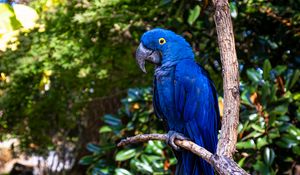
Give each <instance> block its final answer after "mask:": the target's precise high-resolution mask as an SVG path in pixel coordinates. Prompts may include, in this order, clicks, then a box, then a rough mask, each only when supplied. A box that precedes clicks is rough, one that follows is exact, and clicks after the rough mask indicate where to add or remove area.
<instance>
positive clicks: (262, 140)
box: [257, 136, 268, 149]
mask: <svg viewBox="0 0 300 175" xmlns="http://www.w3.org/2000/svg"><path fill="white" fill-rule="evenodd" d="M265 145H268V142H267V137H266V136H264V137H260V138H258V139H257V149H260V148H262V147H263V146H265Z"/></svg>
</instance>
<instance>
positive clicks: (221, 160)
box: [118, 134, 248, 175]
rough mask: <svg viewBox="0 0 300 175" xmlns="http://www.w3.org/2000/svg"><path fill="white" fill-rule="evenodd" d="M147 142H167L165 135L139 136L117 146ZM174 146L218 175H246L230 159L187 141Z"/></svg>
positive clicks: (127, 139)
mask: <svg viewBox="0 0 300 175" xmlns="http://www.w3.org/2000/svg"><path fill="white" fill-rule="evenodd" d="M149 140H162V141H165V142H166V141H167V134H140V135H136V136H133V137H128V138H126V139H123V140H121V141H120V143H118V146H126V145H128V144H132V143H139V142H147V141H149ZM175 143H176V145H178V146H180V147H181V148H184V149H186V150H188V151H191V152H193V153H194V154H196V155H197V156H199V157H201V158H202V159H204V160H205V161H207V162H208V163H210V164H211V165H212V166H213V167H214V168H215V170H217V171H218V172H219V174H224V175H228V174H237V175H247V174H248V173H247V172H246V171H245V170H243V169H241V168H240V167H239V166H238V164H237V163H235V162H234V161H233V160H232V159H230V158H227V157H224V156H218V155H213V154H212V153H211V152H209V151H207V150H206V149H205V148H203V147H201V146H199V145H197V144H196V143H194V142H192V141H189V140H175Z"/></svg>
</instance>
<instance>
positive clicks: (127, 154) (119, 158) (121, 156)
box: [115, 149, 136, 161]
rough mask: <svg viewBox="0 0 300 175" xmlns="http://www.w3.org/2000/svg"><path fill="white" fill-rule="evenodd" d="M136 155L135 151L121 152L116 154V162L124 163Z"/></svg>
mask: <svg viewBox="0 0 300 175" xmlns="http://www.w3.org/2000/svg"><path fill="white" fill-rule="evenodd" d="M135 154H136V150H135V149H128V150H121V151H119V152H118V153H117V154H116V158H115V159H116V161H124V160H128V159H130V158H132V157H134V156H135Z"/></svg>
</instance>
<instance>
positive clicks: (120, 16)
mask: <svg viewBox="0 0 300 175" xmlns="http://www.w3.org/2000/svg"><path fill="white" fill-rule="evenodd" d="M299 4H300V2H299V0H296V1H261V0H251V1H246V0H241V1H231V2H230V9H231V16H232V17H233V23H234V30H235V31H234V32H235V39H236V50H237V54H238V58H239V63H240V76H241V79H240V80H241V98H242V105H241V124H240V125H239V136H238V139H239V142H238V145H237V146H238V151H239V152H238V153H237V154H236V160H238V161H239V164H240V165H241V166H242V167H243V168H245V169H246V170H247V171H249V172H253V174H276V173H277V174H283V173H286V172H291V171H295V166H296V165H298V164H299V162H297V160H299V142H300V141H299V129H298V128H299V127H300V124H299V118H300V117H299V114H300V108H299V106H300V104H299V103H300V102H299V100H300V98H299V96H300V95H299V93H300V91H299V66H300V55H299V50H300V48H299V47H300V45H299V38H300V33H299V28H300V24H299V21H300V20H299V19H300V5H299ZM29 5H30V6H31V7H33V8H34V9H35V10H36V11H37V12H38V14H39V21H37V25H35V26H34V28H32V29H30V30H29V31H28V30H24V28H22V27H20V25H19V24H18V25H17V27H15V28H12V30H13V31H15V30H18V33H17V35H16V36H17V37H16V36H14V37H13V38H14V39H13V40H12V41H11V42H10V43H8V45H10V46H11V47H7V50H6V51H5V52H4V51H3V52H1V51H0V131H1V135H0V136H1V137H5V136H7V134H10V135H12V136H14V137H19V138H20V140H21V143H22V146H23V147H22V148H23V149H24V150H31V151H35V152H37V151H38V152H44V151H47V149H55V147H56V146H57V145H56V143H57V142H56V141H55V138H57V137H60V138H63V139H65V140H68V141H72V142H74V143H77V142H78V140H80V131H81V128H84V129H88V128H89V126H85V123H86V121H87V120H89V118H88V117H87V116H86V113H87V112H88V110H91V111H92V112H94V111H96V110H95V109H90V108H88V107H87V106H88V104H90V103H93V102H94V101H96V99H97V98H99V97H106V96H110V95H113V94H115V93H116V92H119V91H123V90H124V89H128V88H130V87H143V86H149V85H151V78H152V76H151V75H152V73H153V71H152V69H151V68H148V69H149V70H151V71H148V72H149V73H148V74H147V75H142V74H141V73H140V71H139V70H138V68H137V66H136V64H135V61H134V59H133V55H134V52H135V49H136V46H137V45H138V42H139V38H140V36H141V35H142V33H143V32H144V31H145V30H147V29H150V28H153V27H164V28H168V29H171V30H173V31H175V32H176V33H179V34H182V35H183V36H184V37H185V38H186V39H187V40H188V41H189V42H190V43H191V45H192V47H193V49H194V51H195V55H196V59H197V61H198V62H200V63H201V64H202V65H203V66H204V67H205V69H207V70H208V71H209V73H210V76H211V78H212V79H213V81H214V82H215V84H216V87H217V89H218V92H219V94H222V79H221V74H222V73H221V66H220V65H221V63H220V59H219V51H218V49H217V48H218V44H217V41H216V33H215V29H214V22H213V18H212V9H211V7H210V6H209V4H208V1H206V0H205V1H202V2H201V3H199V1H188V0H182V1H178V0H150V1H141V0H125V1H121V0H113V1H109V0H93V1H85V0H79V1H65V0H43V1H33V2H31V3H30V4H29ZM5 6H6V7H8V8H9V9H10V15H11V17H12V18H11V19H12V20H16V19H15V14H14V12H13V10H12V9H11V8H10V7H9V6H7V5H5ZM0 18H1V19H2V16H1V15H0ZM0 23H1V20H0ZM0 27H1V26H0ZM0 37H2V36H0ZM11 44H15V45H11ZM135 92H137V93H138V94H139V95H138V96H136V95H134V94H135ZM131 98H132V100H133V101H128V99H131ZM126 99H127V101H126ZM126 99H125V100H124V101H122V107H121V109H120V110H119V112H118V113H117V114H115V115H105V116H104V117H101V116H100V115H99V118H98V121H97V122H99V123H104V124H103V126H101V128H100V133H89V134H91V135H97V134H99V143H97V142H95V141H94V142H92V143H90V144H88V145H87V149H88V150H89V151H90V152H91V153H90V155H87V157H84V158H83V159H82V160H81V163H82V164H89V165H90V169H89V172H90V173H92V172H95V173H94V174H97V172H100V171H101V172H103V173H105V172H109V173H115V174H130V173H131V174H136V173H137V174H143V173H145V174H147V173H148V174H149V173H150V169H151V170H152V171H153V172H155V173H158V174H159V173H160V174H164V173H165V174H170V171H171V170H172V168H173V167H174V166H173V165H174V163H175V162H174V157H173V156H172V154H171V153H170V150H169V149H168V148H167V147H166V146H165V145H164V144H163V143H161V142H150V143H148V144H147V143H145V144H143V145H131V146H129V147H127V148H116V147H115V143H116V142H118V141H119V140H120V139H121V138H123V137H126V136H131V135H135V134H137V133H150V132H153V133H155V132H164V131H163V130H162V128H163V127H162V126H161V122H159V121H158V120H157V119H156V118H155V117H154V116H153V114H152V107H151V91H150V90H149V89H143V90H140V89H131V90H129V94H128V97H127V98H126ZM134 106H138V107H139V109H134ZM221 107H222V104H221ZM149 126H151V127H149ZM61 136H63V137H61ZM30 145H35V146H34V147H32V146H30ZM156 151H158V152H156ZM162 153H163V154H162ZM112 157H113V159H112ZM158 157H159V159H158ZM150 162H151V163H150ZM152 162H155V163H153V164H152ZM168 162H169V163H171V165H168ZM105 167H107V168H106V169H105ZM144 170H145V171H144ZM148 170H149V171H148ZM98 174H101V173H98ZM150 174H151V173H150Z"/></svg>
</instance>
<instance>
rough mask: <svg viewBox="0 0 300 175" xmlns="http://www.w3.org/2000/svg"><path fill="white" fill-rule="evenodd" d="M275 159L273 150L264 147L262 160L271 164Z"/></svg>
mask: <svg viewBox="0 0 300 175" xmlns="http://www.w3.org/2000/svg"><path fill="white" fill-rule="evenodd" d="M274 159H275V152H274V150H273V149H272V148H269V147H266V148H265V151H264V160H265V163H266V164H267V165H268V166H271V165H272V163H273V161H274Z"/></svg>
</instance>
